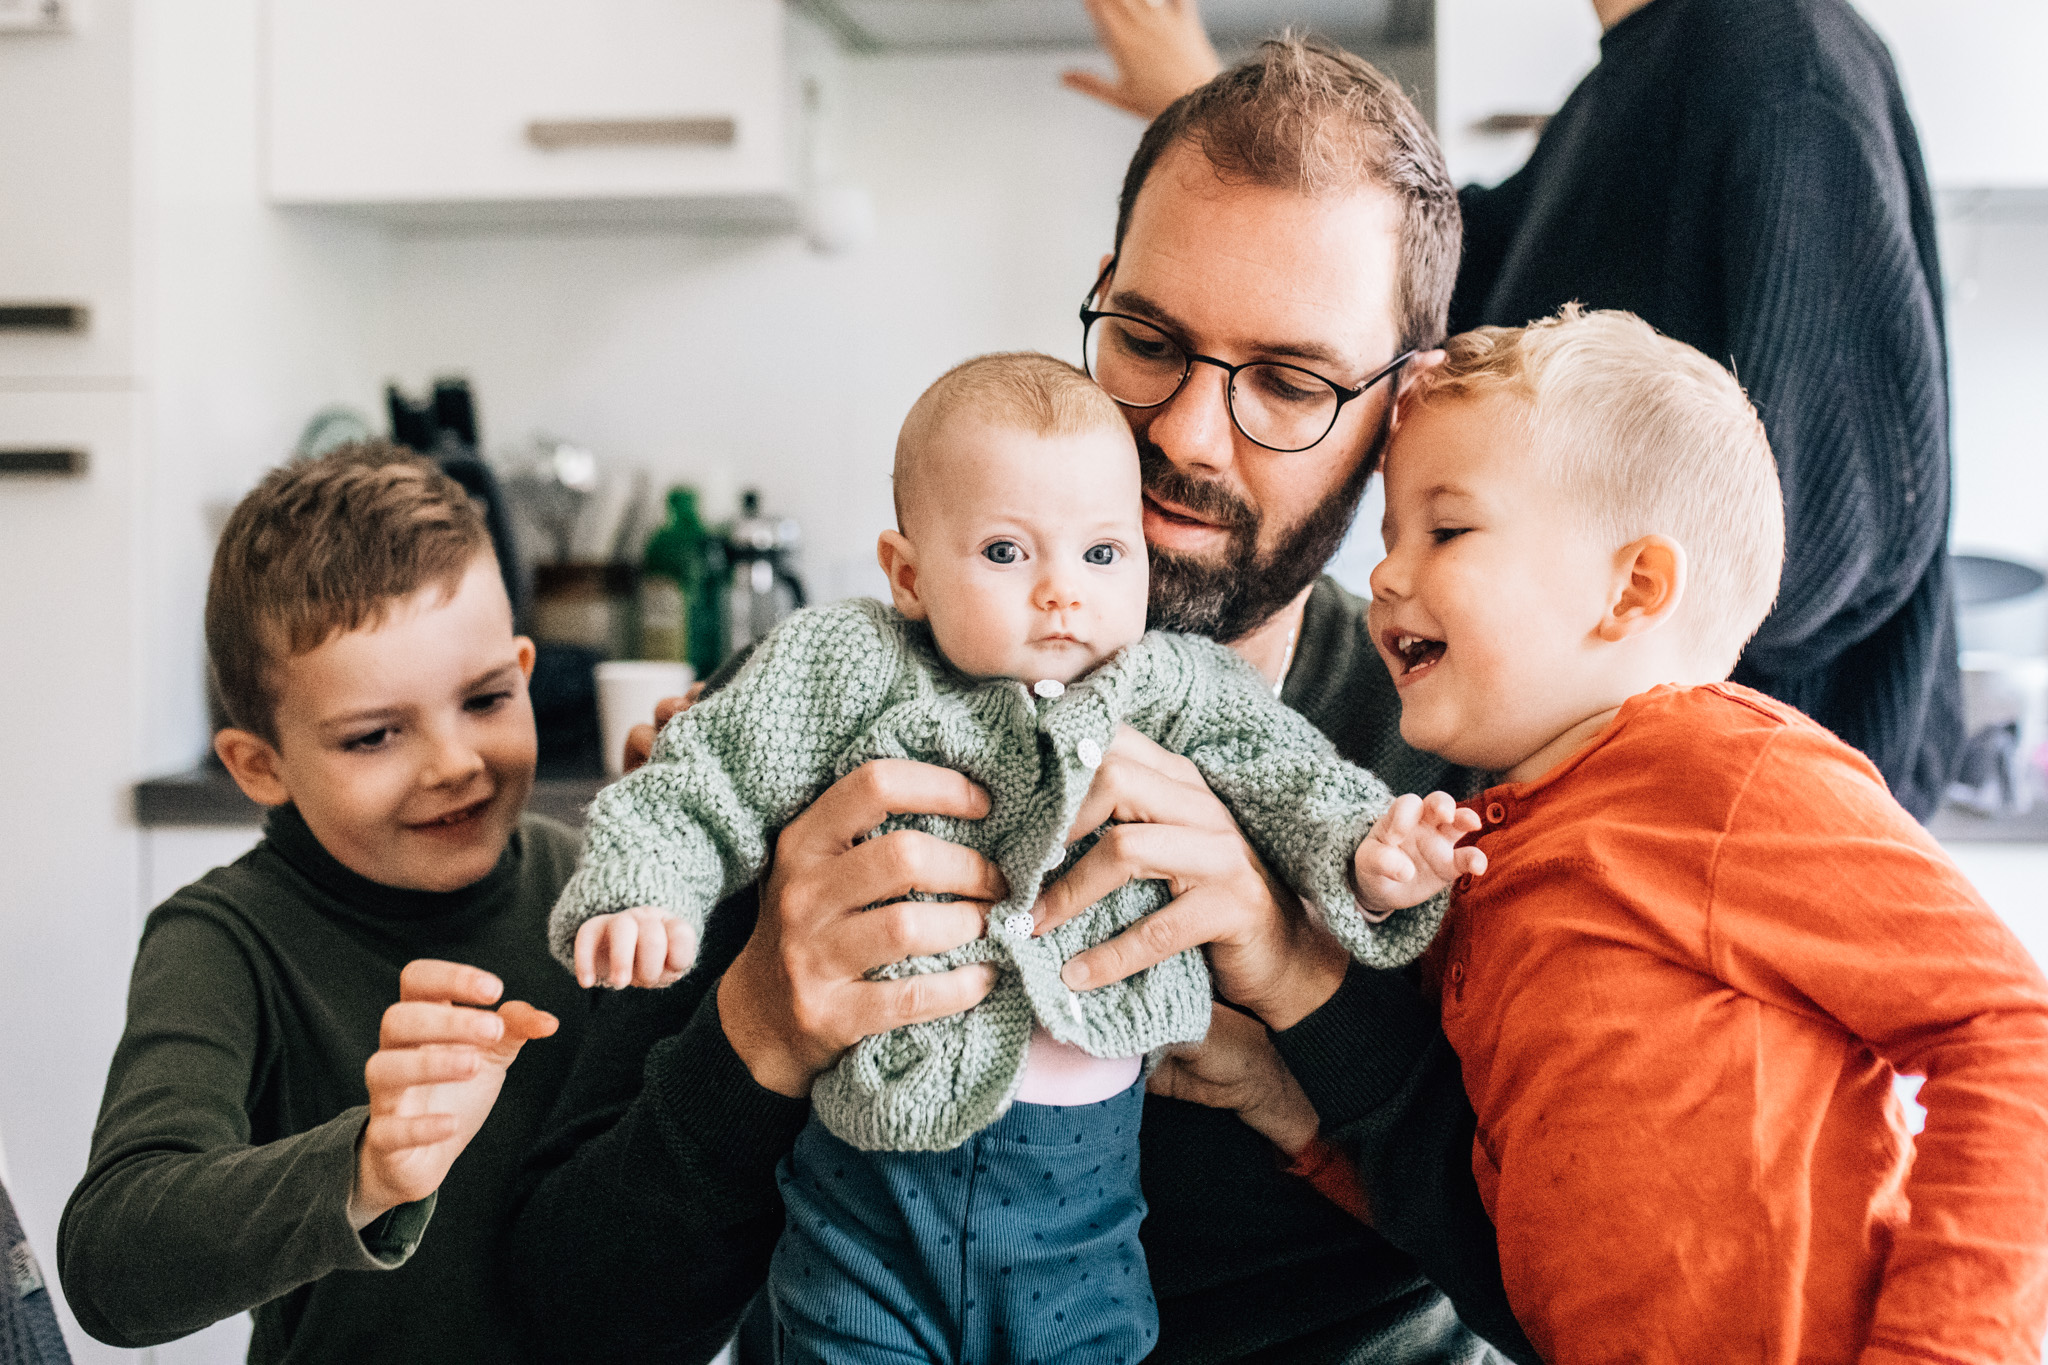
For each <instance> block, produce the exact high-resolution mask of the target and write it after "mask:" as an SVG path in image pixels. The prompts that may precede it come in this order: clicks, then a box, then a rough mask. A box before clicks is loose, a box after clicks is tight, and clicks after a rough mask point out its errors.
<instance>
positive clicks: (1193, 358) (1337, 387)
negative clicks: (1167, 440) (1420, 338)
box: [1081, 258, 1416, 455]
mask: <svg viewBox="0 0 2048 1365" xmlns="http://www.w3.org/2000/svg"><path fill="white" fill-rule="evenodd" d="M1114 273H1116V261H1115V259H1114V258H1112V259H1111V260H1110V263H1109V264H1108V265H1106V266H1104V267H1103V268H1102V273H1101V274H1100V275H1098V276H1097V277H1096V279H1095V285H1094V287H1093V288H1092V289H1090V290H1089V291H1088V297H1087V298H1085V299H1082V300H1081V368H1082V369H1083V370H1084V371H1086V372H1087V375H1088V377H1089V378H1090V379H1095V380H1096V382H1097V383H1098V384H1099V383H1101V382H1102V381H1101V380H1099V379H1096V376H1095V371H1094V369H1093V368H1092V367H1091V366H1090V365H1089V364H1088V334H1089V332H1091V331H1092V330H1094V327H1095V324H1096V323H1097V322H1098V321H1099V320H1101V319H1103V318H1120V319H1122V320H1123V321H1125V322H1135V323H1137V324H1138V325H1139V326H1141V327H1150V328H1151V329H1152V330H1153V331H1155V332H1157V333H1159V335H1161V336H1163V337H1165V338H1166V339H1167V340H1168V341H1171V342H1172V343H1173V344H1174V345H1175V346H1177V347H1179V348H1180V353H1181V356H1182V357H1183V363H1182V365H1181V371H1180V379H1179V380H1178V381H1177V382H1176V383H1175V384H1174V386H1173V389H1172V391H1171V392H1169V393H1168V394H1167V395H1166V397H1164V398H1162V399H1160V400H1159V401H1158V402H1156V403H1132V402H1129V401H1127V400H1125V399H1122V398H1117V396H1116V395H1115V394H1113V393H1112V394H1110V395H1109V396H1110V397H1111V398H1112V399H1114V400H1115V401H1116V402H1117V403H1118V404H1119V405H1121V406H1123V407H1127V408H1135V409H1136V410H1138V411H1139V412H1150V411H1151V410H1152V409H1153V408H1163V407H1165V406H1166V405H1167V404H1168V403H1171V402H1172V401H1173V400H1174V399H1176V398H1178V397H1180V391H1181V390H1182V389H1184V388H1186V387H1187V386H1188V376H1189V375H1191V374H1193V373H1194V372H1195V365H1196V364H1197V363H1198V362H1199V363H1201V364H1203V365H1214V366H1215V367H1216V368H1217V369H1219V370H1221V371H1223V375H1224V385H1223V407H1224V410H1225V411H1226V412H1228V413H1229V414H1230V425H1232V426H1234V427H1236V428H1237V430H1238V434H1239V435H1241V436H1243V437H1244V438H1245V439H1246V440H1247V441H1250V442H1251V443H1252V444H1253V445H1255V446H1257V447H1258V448H1259V449H1261V450H1270V451H1272V452H1273V453H1274V454H1276V455H1299V454H1300V453H1301V452H1302V451H1304V450H1314V449H1315V448H1316V447H1317V446H1319V445H1321V444H1322V443H1323V440H1324V438H1325V437H1327V436H1328V435H1329V434H1330V433H1331V432H1333V431H1335V430H1336V429H1337V419H1338V418H1340V417H1342V416H1343V415H1344V405H1345V404H1346V403H1349V402H1350V401H1351V400H1352V399H1354V398H1359V397H1363V396H1364V395H1365V394H1366V393H1368V392H1370V391H1371V389H1372V387H1373V385H1375V384H1377V383H1379V382H1380V381H1381V380H1382V379H1385V378H1386V377H1387V376H1388V375H1390V374H1393V373H1394V372H1395V371H1396V370H1398V369H1400V368H1401V367H1402V366H1403V365H1406V364H1407V363H1408V362H1409V361H1411V360H1413V359H1414V358H1415V349H1416V348H1414V347H1410V348H1409V349H1407V350H1405V351H1403V352H1401V354H1399V355H1397V356H1395V357H1394V358H1393V359H1392V360H1390V361H1388V362H1387V363H1386V364H1385V365H1383V366H1381V367H1380V368H1379V369H1378V370H1375V371H1374V372H1373V373H1372V374H1371V375H1369V376H1367V377H1366V379H1365V380H1364V381H1363V382H1362V383H1360V384H1359V385H1358V386H1357V387H1355V388H1354V387H1351V386H1349V385H1345V384H1339V383H1338V382H1337V381H1336V380H1334V379H1331V378H1330V377H1329V376H1328V375H1321V374H1317V373H1316V372H1315V371H1314V370H1311V369H1306V368H1304V367H1302V366H1300V365H1294V364H1290V363H1289V362H1287V361H1285V360H1247V361H1245V362H1244V363H1243V364H1242V365H1233V364H1231V363H1230V362H1229V361H1227V360H1218V359H1217V358H1216V357H1215V356H1213V355H1203V354H1201V353H1200V352H1199V351H1194V350H1191V349H1189V347H1188V346H1187V344H1186V343H1185V342H1183V341H1181V340H1180V339H1179V338H1178V337H1176V336H1174V335H1173V334H1172V333H1171V332H1169V331H1167V330H1166V329H1165V328H1164V327H1161V326H1160V325H1159V324H1158V323H1156V322H1154V321H1152V319H1150V318H1141V317H1136V316H1133V315H1132V314H1130V313H1112V312H1105V311H1101V310H1098V309H1094V308H1090V307H1089V306H1088V305H1089V304H1091V303H1093V302H1095V300H1096V298H1097V297H1098V296H1100V294H1101V293H1102V286H1103V283H1104V282H1105V281H1107V280H1108V279H1109V277H1110V276H1111V275H1112V274H1114ZM1261 365H1270V366H1274V367H1276V368H1278V369H1282V370H1292V371H1294V372H1295V373H1296V374H1305V375H1307V376H1308V377H1309V378H1310V379H1313V380H1315V381H1316V382H1317V383H1318V384H1324V385H1327V386H1328V387H1329V389H1330V391H1331V392H1332V393H1335V394H1336V395H1337V406H1336V407H1334V408H1331V409H1330V424H1329V425H1328V426H1326V427H1324V428H1323V430H1322V434H1321V435H1319V436H1317V437H1316V438H1315V440H1313V441H1310V442H1309V443H1308V444H1307V445H1305V446H1276V445H1268V444H1267V443H1266V442H1264V441H1261V440H1260V439H1259V438H1258V437H1256V436H1254V435H1252V434H1251V433H1250V432H1249V431H1246V430H1245V429H1244V423H1243V422H1241V421H1239V420H1238V417H1237V376H1238V375H1239V374H1240V373H1242V372H1243V371H1245V370H1249V369H1255V368H1257V367H1258V366H1261ZM1103 392H1105V393H1108V390H1107V389H1104V390H1103Z"/></svg>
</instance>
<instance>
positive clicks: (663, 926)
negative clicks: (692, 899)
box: [576, 905, 697, 989]
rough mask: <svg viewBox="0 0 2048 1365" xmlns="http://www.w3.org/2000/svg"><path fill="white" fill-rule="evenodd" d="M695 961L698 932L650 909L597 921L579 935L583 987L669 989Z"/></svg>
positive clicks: (578, 974) (579, 971) (639, 907)
mask: <svg viewBox="0 0 2048 1365" xmlns="http://www.w3.org/2000/svg"><path fill="white" fill-rule="evenodd" d="M696 960H697V935H696V932H695V931H694V930H692V929H691V928H690V926H689V925H687V924H685V923H683V922H682V921H681V920H679V919H677V918H676V917H675V916H674V915H671V914H670V913H669V912H668V911H666V910H661V909H657V908H655V907H654V906H651V905H636V906H634V907H633V908H632V909H630V910H620V911H618V912H617V913H615V914H610V915H597V916H594V917H592V918H591V919H588V920H585V921H584V923H583V927H582V928H581V929H578V930H577V931H576V984H577V985H579V986H598V985H604V986H611V987H614V988H617V989H624V988H625V987H627V986H667V985H671V984H673V983H675V982H677V981H680V980H682V979H683V973H685V972H687V971H689V970H690V964H692V963H693V962H695V961H696Z"/></svg>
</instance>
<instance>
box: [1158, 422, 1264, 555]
mask: <svg viewBox="0 0 2048 1365" xmlns="http://www.w3.org/2000/svg"><path fill="white" fill-rule="evenodd" d="M1137 442H1138V474H1139V477H1140V479H1141V480H1142V481H1143V483H1144V486H1145V491H1146V492H1147V493H1151V494H1153V495H1154V496H1156V497H1159V498H1163V499H1164V500H1166V501H1167V502H1170V503H1173V504H1174V505H1175V506H1177V507H1184V508H1186V509H1187V510H1188V511H1190V512H1192V513H1194V514H1195V515H1196V516H1198V517H1200V518H1201V519H1202V520H1203V521H1208V522H1214V523H1215V524H1216V525H1218V526H1221V527H1224V528H1225V529H1227V530H1229V531H1231V532H1233V533H1234V534H1235V535H1237V536H1239V537H1243V536H1248V535H1250V534H1252V533H1254V532H1256V531H1257V530H1258V527H1259V514H1258V513H1257V512H1256V511H1254V510H1253V509H1252V505H1251V504H1250V503H1248V502H1246V501H1245V500H1244V499H1242V498H1240V497H1238V496H1237V494H1235V493H1233V492H1231V491H1230V490H1229V489H1228V488H1225V487H1224V486H1223V485H1222V484H1220V483H1217V482H1215V481H1213V480H1210V479H1198V478H1195V477H1194V476H1193V475H1191V474H1187V473H1184V472H1183V471H1182V470H1181V469H1180V468H1179V467H1178V466H1177V465H1175V464H1174V462H1173V461H1171V460H1169V459H1167V458H1166V453H1165V452H1164V451H1162V450H1161V449H1160V448H1159V447H1158V446H1156V445H1154V444H1153V443H1152V442H1151V441H1148V440H1146V439H1145V438H1144V437H1142V436H1140V437H1138V438H1137Z"/></svg>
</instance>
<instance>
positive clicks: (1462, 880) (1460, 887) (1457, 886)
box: [1451, 872, 1472, 896]
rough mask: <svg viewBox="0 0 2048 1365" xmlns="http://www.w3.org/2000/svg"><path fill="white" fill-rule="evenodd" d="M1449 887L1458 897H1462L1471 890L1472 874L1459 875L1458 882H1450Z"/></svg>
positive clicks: (1463, 873) (1462, 873)
mask: <svg viewBox="0 0 2048 1365" xmlns="http://www.w3.org/2000/svg"><path fill="white" fill-rule="evenodd" d="M1451 887H1452V889H1453V890H1455V891H1456V892H1457V893H1458V894H1459V895H1461V896H1462V895H1464V894H1465V893H1466V892H1467V891H1470V890H1471V889H1472V874H1471V873H1469V872H1461V873H1459V874H1458V880H1457V881H1455V882H1452V883H1451Z"/></svg>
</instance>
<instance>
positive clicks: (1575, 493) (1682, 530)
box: [1409, 303, 1785, 669]
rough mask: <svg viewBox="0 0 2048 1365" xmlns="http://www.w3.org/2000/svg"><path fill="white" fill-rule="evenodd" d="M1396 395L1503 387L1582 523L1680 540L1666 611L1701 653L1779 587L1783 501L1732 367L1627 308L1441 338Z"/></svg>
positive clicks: (1736, 646) (1724, 662)
mask: <svg viewBox="0 0 2048 1365" xmlns="http://www.w3.org/2000/svg"><path fill="white" fill-rule="evenodd" d="M1444 350H1445V359H1444V363H1443V364H1442V365H1441V366H1439V367H1438V368H1436V369H1434V370H1431V371H1428V372H1426V373H1424V374H1423V375H1422V376H1421V378H1420V380H1419V381H1418V383H1417V385H1416V387H1415V389H1414V390H1412V391H1411V397H1410V399H1409V401H1412V402H1419V403H1424V404H1428V403H1441V402H1447V401H1450V400H1453V399H1457V398H1468V399H1484V398H1488V397H1492V396H1495V395H1505V396H1507V397H1509V398H1511V399H1512V400H1514V403H1515V407H1514V408H1513V409H1512V411H1513V413H1514V418H1513V420H1515V421H1516V422H1518V423H1519V424H1520V425H1521V428H1522V431H1523V434H1524V435H1525V436H1526V437H1527V438H1528V440H1529V446H1530V448H1531V450H1532V452H1533V453H1534V454H1535V456H1536V458H1538V459H1540V460H1542V461H1543V462H1544V464H1545V466H1546V472H1547V473H1548V475H1549V476H1550V478H1551V479H1552V480H1553V481H1554V482H1555V483H1556V484H1557V486H1558V487H1559V488H1561V489H1562V490H1563V491H1564V492H1565V493H1566V494H1567V496H1569V497H1570V498H1571V499H1572V501H1573V503H1574V504H1575V505H1576V506H1577V507H1578V508H1579V509H1580V511H1581V512H1582V513H1583V515H1584V518H1585V520H1584V524H1585V525H1586V526H1588V527H1589V528H1590V529H1591V530H1592V531H1593V533H1594V534H1596V535H1598V536H1600V537H1602V538H1603V539H1604V540H1606V541H1608V542H1609V543H1611V544H1612V545H1613V546H1614V548H1616V549H1619V548H1620V547H1621V546H1623V545H1627V544H1629V543H1630V542H1631V541H1634V540H1636V539H1638V538H1639V537H1642V536H1647V535H1664V536H1669V537H1671V538H1672V539H1673V540H1675V541H1677V542H1678V543H1679V544H1680V545H1683V546H1684V547H1685V552H1686V589H1685V597H1684V598H1683V600H1682V601H1681V602H1680V604H1679V619H1680V620H1682V621H1684V622H1686V623H1687V629H1688V630H1690V631H1691V632H1692V634H1693V637H1694V641H1695V644H1696V646H1697V649H1698V650H1699V653H1700V656H1701V661H1702V663H1705V664H1710V665H1712V666H1713V667H1715V668H1723V667H1725V668H1729V669H1732V668H1733V667H1734V666H1735V660H1736V659H1737V658H1738V657H1739V656H1740V655H1741V653H1742V647H1743V646H1744V645H1745V644H1747V643H1748V641H1749V637H1750V636H1752V635H1754V634H1756V629H1757V627H1758V626H1760V625H1762V624H1763V620H1764V617H1765V616H1766V615H1767V614H1768V613H1769V612H1770V609H1771V603H1772V602H1773V600H1775V599H1776V597H1777V595H1778V577H1779V573H1780V571H1781V570H1782V568H1783V566H1784V559H1785V503H1784V495H1783V494H1782V493H1781V492H1780V491H1779V487H1778V465H1777V461H1776V460H1775V459H1774V458H1773V457H1772V455H1771V445H1770V442H1769V440H1768V439H1766V438H1765V436H1764V426H1763V422H1762V421H1761V420H1759V419H1758V417H1757V415H1756V409H1755V408H1753V407H1751V406H1750V402H1749V396H1748V395H1747V394H1745V393H1744V392H1743V391H1742V385H1740V384H1738V383H1737V382H1736V381H1735V376H1734V375H1732V374H1730V373H1729V372H1728V371H1726V370H1724V369H1722V368H1721V367H1720V366H1719V365H1717V364H1715V363H1714V362H1713V361H1712V360H1710V359H1708V358H1707V357H1706V356H1705V355H1703V354H1701V353H1700V352H1699V351H1696V350H1694V349H1693V348H1692V347H1690V346H1688V345H1686V344H1685V343H1684V342H1682V341H1678V340H1675V339H1673V338H1671V337H1667V336H1662V335H1660V334H1659V333H1658V332H1657V331H1656V330H1655V329H1654V328H1652V327H1651V326H1650V324H1648V323H1647V322H1644V321H1643V320H1642V319H1641V318H1639V317H1636V316H1635V315H1634V314H1633V313H1623V312H1618V311H1613V310H1602V311H1598V312H1588V311H1585V310H1583V309H1581V308H1580V307H1579V305H1577V304H1575V303H1568V304H1566V305H1565V306H1564V308H1563V309H1562V310H1560V311H1559V313H1558V314H1557V316H1556V317H1549V318H1544V319H1543V320H1542V321H1540V322H1532V323H1530V324H1529V325H1528V326H1527V327H1480V328H1477V329H1475V330H1473V331H1470V332H1465V333H1463V334H1461V335H1459V336H1454V337H1452V338H1451V339H1450V340H1449V341H1447V342H1445V343H1444Z"/></svg>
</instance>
